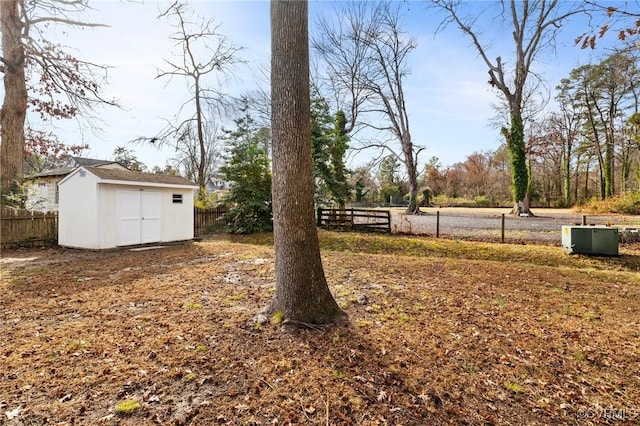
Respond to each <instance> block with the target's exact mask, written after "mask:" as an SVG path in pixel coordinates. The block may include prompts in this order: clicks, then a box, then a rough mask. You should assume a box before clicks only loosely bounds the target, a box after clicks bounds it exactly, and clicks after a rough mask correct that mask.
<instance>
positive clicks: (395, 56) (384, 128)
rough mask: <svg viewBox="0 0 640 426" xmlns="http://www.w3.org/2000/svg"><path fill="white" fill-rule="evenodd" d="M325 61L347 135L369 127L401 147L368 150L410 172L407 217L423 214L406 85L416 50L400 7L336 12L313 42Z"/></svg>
mask: <svg viewBox="0 0 640 426" xmlns="http://www.w3.org/2000/svg"><path fill="white" fill-rule="evenodd" d="M312 45H313V47H314V48H315V50H316V51H317V52H318V54H319V55H320V56H321V57H322V59H323V62H324V65H325V67H326V69H327V72H328V74H329V75H328V78H329V81H330V82H331V86H332V87H333V89H334V92H335V95H334V96H336V97H337V98H338V99H345V98H346V105H343V106H342V107H341V108H340V109H342V110H344V111H345V114H346V115H347V120H348V121H347V126H346V128H345V130H346V131H347V132H353V131H356V130H357V129H358V128H361V127H367V128H370V129H373V130H375V131H380V132H387V133H390V134H391V135H392V138H391V139H392V140H393V141H395V142H397V143H398V144H399V146H400V149H399V151H398V150H397V149H394V148H393V146H392V145H391V144H390V143H388V142H387V141H376V142H370V143H367V144H366V147H367V148H378V149H382V150H384V151H387V152H390V153H391V154H393V155H394V156H396V157H397V158H398V160H400V161H401V162H402V163H403V164H404V166H405V168H406V171H407V176H408V182H409V206H408V207H407V213H409V214H414V213H419V211H420V209H419V206H418V203H417V195H418V166H417V163H418V154H419V153H420V151H421V149H422V148H419V147H416V146H415V145H414V143H413V140H412V138H411V132H410V127H409V114H408V112H407V104H406V99H405V94H404V86H403V83H404V81H405V79H406V77H407V76H408V74H409V68H408V66H407V58H408V55H409V54H410V53H411V52H412V51H413V50H415V48H416V47H417V44H416V41H415V40H414V39H413V38H411V37H407V36H406V35H405V34H404V33H403V31H402V28H401V16H400V5H392V4H391V2H390V1H383V2H375V3H374V2H354V3H348V4H347V5H345V6H342V7H339V8H337V9H336V16H335V19H334V18H332V19H328V18H321V19H320V20H319V21H318V37H317V38H316V39H314V40H313V42H312Z"/></svg>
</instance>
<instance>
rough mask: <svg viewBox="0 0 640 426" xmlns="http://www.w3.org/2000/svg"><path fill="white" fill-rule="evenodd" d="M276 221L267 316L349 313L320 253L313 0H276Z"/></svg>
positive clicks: (292, 318) (303, 319)
mask: <svg viewBox="0 0 640 426" xmlns="http://www.w3.org/2000/svg"><path fill="white" fill-rule="evenodd" d="M271 56H272V57H271V102H272V118H271V127H272V133H273V151H272V152H273V166H272V167H273V225H274V239H275V256H276V260H275V262H276V291H275V294H274V297H273V300H272V301H271V304H270V305H269V306H268V307H267V308H266V310H265V313H266V314H267V315H270V314H274V313H276V312H282V313H283V314H284V321H285V322H288V323H290V324H294V325H308V324H326V323H330V322H334V321H335V320H337V319H338V318H340V317H342V316H344V312H343V311H342V310H341V309H340V307H339V306H338V304H337V303H336V302H335V300H334V299H333V296H332V295H331V292H330V291H329V287H328V286H327V281H326V278H325V275H324V270H323V267H322V261H321V259H320V245H319V241H318V233H317V228H316V224H315V211H314V201H313V190H314V184H313V176H312V167H313V166H312V157H311V141H310V137H311V127H310V125H311V124H310V123H311V117H310V94H309V41H308V4H307V1H306V0H305V1H299V0H296V1H279V0H272V1H271Z"/></svg>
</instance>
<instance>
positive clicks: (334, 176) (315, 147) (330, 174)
mask: <svg viewBox="0 0 640 426" xmlns="http://www.w3.org/2000/svg"><path fill="white" fill-rule="evenodd" d="M346 122H347V120H346V117H345V114H344V112H343V111H338V112H337V113H336V115H335V117H332V116H331V113H330V111H329V105H327V102H326V100H325V99H324V98H322V97H319V96H317V97H315V98H313V99H312V100H311V151H312V157H313V177H314V180H315V184H316V190H315V199H316V203H317V204H328V203H330V202H333V203H336V204H337V205H338V207H339V208H341V209H344V206H345V202H346V201H347V198H348V196H349V193H350V191H351V187H350V185H349V184H348V182H347V175H348V170H347V168H346V165H345V162H344V156H345V154H346V152H347V148H348V147H349V136H348V134H347V130H346Z"/></svg>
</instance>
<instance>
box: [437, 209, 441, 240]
mask: <svg viewBox="0 0 640 426" xmlns="http://www.w3.org/2000/svg"><path fill="white" fill-rule="evenodd" d="M436 238H440V210H438V211H436Z"/></svg>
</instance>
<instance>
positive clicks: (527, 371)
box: [0, 232, 640, 425]
mask: <svg viewBox="0 0 640 426" xmlns="http://www.w3.org/2000/svg"><path fill="white" fill-rule="evenodd" d="M321 240H322V248H323V250H322V255H323V261H324V265H325V272H326V275H327V279H328V282H329V284H330V287H331V289H332V291H333V294H334V295H335V297H336V299H337V300H338V302H339V303H340V305H341V306H342V307H343V308H344V309H345V311H346V312H347V313H348V315H349V321H348V323H347V324H341V325H337V326H332V327H328V328H326V329H325V330H323V331H317V330H303V331H300V332H298V333H296V334H290V333H285V332H281V331H280V330H279V327H278V325H276V324H270V325H267V326H263V327H255V326H250V325H248V322H249V320H250V319H251V318H252V316H253V315H255V314H256V313H257V312H258V311H259V310H260V308H262V307H264V306H266V304H267V303H268V301H269V299H270V297H271V295H272V293H273V289H274V260H273V248H272V245H271V242H272V239H271V236H269V235H261V236H252V237H242V238H239V237H234V238H230V237H227V236H218V237H217V238H215V239H209V240H204V241H201V242H197V243H192V244H185V245H173V246H167V247H165V248H160V249H155V250H145V251H129V250H118V251H106V252H91V251H79V250H65V249H33V250H25V251H7V252H4V253H3V254H2V264H1V265H2V276H1V284H0V294H1V295H2V296H1V297H2V300H1V302H0V312H1V316H0V336H1V338H0V424H6V425H41V424H53V425H66V424H82V425H95V424H105V425H152V424H162V425H165V424H178V425H187V424H188V425H212V424H221V425H288V424H294V425H298V424H300V425H302V424H304V425H309V424H316V425H439V424H456V425H461V424H462V425H465V424H467V425H491V424H514V425H524V424H526V425H548V424H571V425H575V424H579V425H583V424H610V423H612V422H616V424H638V423H640V362H639V361H638V360H640V274H639V273H638V272H639V271H640V248H639V247H638V246H635V247H634V246H628V247H623V248H622V249H621V253H622V256H621V257H619V258H587V257H583V256H568V255H566V254H564V253H563V252H562V251H561V249H560V248H558V247H549V246H540V245H499V244H489V243H473V242H464V241H451V240H435V239H429V238H411V237H390V236H374V235H358V234H339V233H330V232H321ZM128 410H131V413H130V414H127V413H125V412H124V411H128Z"/></svg>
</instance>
